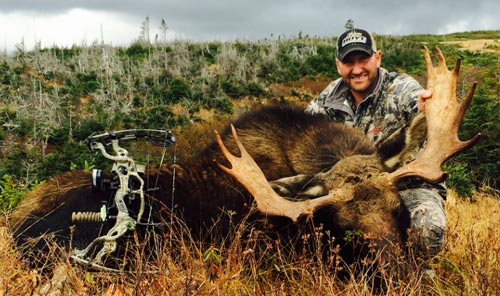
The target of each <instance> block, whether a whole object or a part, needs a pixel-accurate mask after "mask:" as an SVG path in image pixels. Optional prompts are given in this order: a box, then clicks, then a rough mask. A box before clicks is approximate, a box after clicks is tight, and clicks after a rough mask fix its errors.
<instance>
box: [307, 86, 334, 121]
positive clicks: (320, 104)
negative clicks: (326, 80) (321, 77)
mask: <svg viewBox="0 0 500 296" xmlns="http://www.w3.org/2000/svg"><path fill="white" fill-rule="evenodd" d="M338 82H339V80H335V81H332V82H330V84H328V86H327V87H326V88H325V89H324V90H323V91H322V92H321V93H320V94H319V96H318V97H317V98H316V99H314V100H312V101H311V102H310V103H309V105H308V106H307V107H306V109H305V112H306V113H309V114H325V115H326V111H325V108H324V106H325V101H326V99H327V98H328V97H329V96H330V94H331V93H332V91H333V89H334V88H335V86H336V85H337V83H338Z"/></svg>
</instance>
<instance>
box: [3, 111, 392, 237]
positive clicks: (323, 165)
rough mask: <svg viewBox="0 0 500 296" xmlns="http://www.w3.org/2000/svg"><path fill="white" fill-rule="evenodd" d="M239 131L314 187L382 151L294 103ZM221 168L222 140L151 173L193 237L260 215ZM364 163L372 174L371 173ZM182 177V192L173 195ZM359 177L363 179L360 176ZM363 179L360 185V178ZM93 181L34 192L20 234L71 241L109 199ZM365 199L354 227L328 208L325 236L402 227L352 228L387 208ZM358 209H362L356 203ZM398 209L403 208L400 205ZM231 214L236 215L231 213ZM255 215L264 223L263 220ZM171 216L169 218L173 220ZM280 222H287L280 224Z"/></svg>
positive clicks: (258, 115) (18, 218)
mask: <svg viewBox="0 0 500 296" xmlns="http://www.w3.org/2000/svg"><path fill="white" fill-rule="evenodd" d="M234 126H235V127H236V129H237V130H238V132H239V138H240V139H241V141H242V142H243V143H244V144H245V146H246V147H248V148H247V149H248V151H249V153H250V154H251V155H252V156H253V158H254V159H255V160H256V162H257V163H258V164H259V166H260V167H261V168H262V170H263V171H264V172H265V175H266V177H267V178H268V179H269V180H277V179H281V178H285V177H290V176H296V175H304V179H307V180H310V181H311V182H312V181H313V179H314V176H315V175H316V174H317V173H320V172H326V171H328V170H329V169H331V168H332V167H333V166H334V165H335V164H336V163H337V162H338V161H339V160H341V159H345V158H348V157H353V156H358V157H359V156H369V155H374V153H375V152H376V149H375V147H374V145H373V143H372V142H371V141H370V140H369V139H368V138H366V137H365V136H364V134H363V133H362V132H361V131H359V130H357V129H355V128H351V127H348V126H345V125H343V124H340V123H334V122H332V121H330V120H328V119H327V118H325V117H323V116H318V115H316V116H315V115H310V114H307V113H305V112H304V111H303V110H302V109H300V108H298V107H293V106H291V105H277V106H271V107H265V108H263V109H262V110H258V111H253V112H250V113H248V114H246V115H244V116H242V117H241V118H240V119H239V120H237V121H236V122H234ZM222 137H223V139H224V142H226V143H232V144H233V145H231V146H229V149H230V151H232V152H233V153H236V152H237V147H236V146H235V144H234V140H233V136H232V134H231V131H230V129H229V128H228V129H227V130H226V131H224V132H223V133H222ZM278 139H279V140H278ZM370 160H371V162H366V161H363V162H362V163H359V162H353V163H352V164H353V165H352V167H351V169H352V170H353V171H351V172H350V174H347V175H346V179H348V180H347V181H346V182H347V183H349V184H351V185H350V186H352V185H354V184H357V183H359V181H360V180H362V177H360V176H362V174H363V173H366V172H368V173H373V169H376V170H377V172H378V173H379V172H380V171H382V167H381V166H380V164H379V163H378V161H377V158H376V157H371V158H370ZM374 160H375V162H374ZM217 163H220V164H227V161H226V160H225V158H224V156H223V154H222V153H221V150H220V149H219V147H218V146H217V142H215V141H214V142H213V143H212V144H211V145H209V146H208V147H207V148H206V149H205V150H203V151H201V152H200V153H199V154H198V155H196V156H194V157H193V158H192V159H190V160H187V161H186V162H184V163H181V164H176V165H175V167H168V168H167V167H165V168H163V169H161V170H155V171H153V172H151V174H152V175H151V176H150V179H153V180H154V179H155V178H156V177H157V175H158V174H159V176H158V177H159V184H160V190H159V191H157V192H155V193H154V194H155V195H156V196H155V199H156V200H157V201H159V202H161V203H162V204H163V205H164V206H165V207H171V205H173V206H174V208H175V211H177V213H178V214H179V216H180V217H182V220H183V221H184V222H185V223H186V225H187V226H188V227H189V228H190V230H191V233H192V234H193V235H195V236H197V237H198V238H201V237H203V236H206V235H207V234H206V232H207V230H208V229H211V231H213V232H214V233H218V235H220V236H222V237H225V236H227V235H228V231H229V230H230V223H234V222H235V221H236V222H237V221H240V220H242V219H243V218H244V217H246V216H247V215H248V214H249V213H250V212H251V211H252V197H251V196H250V195H249V194H248V192H247V190H245V188H244V187H243V186H241V185H240V184H239V183H238V182H236V181H235V180H234V179H233V178H231V177H230V176H228V175H227V174H226V173H224V172H223V171H222V170H221V169H220V168H219V167H218V166H217ZM364 165H367V166H368V167H371V168H368V169H367V168H366V167H364ZM174 174H175V190H174V191H173V194H172V180H173V175H174ZM355 176H357V177H356V178H354V177H355ZM357 178H359V180H358V181H356V180H355V179H357ZM91 180H92V176H91V174H90V172H83V171H73V172H69V173H66V174H63V175H61V176H56V177H54V178H53V179H51V180H49V181H48V182H46V183H45V184H43V185H41V186H40V187H38V188H37V189H36V190H34V191H33V192H31V193H30V194H29V195H28V196H27V197H26V198H25V200H24V201H23V203H22V204H21V205H20V206H19V208H18V210H17V211H16V212H14V213H13V215H12V216H11V219H10V222H11V225H12V226H13V229H14V230H15V233H14V234H15V236H16V237H17V236H19V237H20V238H22V237H28V238H32V237H36V236H39V235H41V234H44V233H49V232H55V233H56V235H57V237H59V238H60V240H62V241H66V240H67V239H68V238H69V236H70V233H69V231H70V226H71V225H72V224H73V223H72V222H71V213H72V212H78V211H82V212H85V211H89V212H91V211H98V210H99V207H100V206H101V204H102V203H101V201H102V200H104V199H106V198H107V195H106V193H103V192H100V191H96V190H94V189H93V188H92V184H91ZM315 185H317V186H319V187H320V188H321V189H326V187H325V186H327V185H326V184H324V182H322V183H320V184H319V185H318V184H315ZM307 186H309V185H308V184H304V186H303V188H298V189H297V190H298V191H300V190H301V189H305V188H307ZM330 186H332V187H333V186H339V184H330ZM364 190H366V189H364ZM375 194H378V195H380V194H379V193H375ZM362 195H363V196H362V199H363V200H360V201H358V202H357V203H363V205H362V206H361V205H359V206H357V207H358V208H359V209H351V210H352V211H360V212H358V213H350V214H348V215H349V220H351V221H349V222H345V221H343V220H346V218H342V217H339V215H347V214H346V213H344V212H343V210H339V209H338V208H335V207H333V206H329V207H326V208H325V209H323V210H322V213H321V214H320V213H318V214H317V215H315V217H314V219H315V221H317V222H316V223H317V224H318V225H319V224H322V225H323V226H324V228H325V230H329V231H331V232H332V233H336V234H339V236H341V233H342V232H343V231H345V230H364V231H367V232H369V231H370V230H369V229H370V227H375V226H378V225H387V224H389V225H391V227H394V225H395V224H394V222H393V219H394V217H393V215H392V212H390V214H389V215H385V214H386V211H385V210H384V214H383V215H382V216H383V220H385V221H375V220H373V219H372V220H373V221H371V222H370V223H373V225H356V224H357V223H352V222H353V221H359V222H360V223H363V222H362V221H363V219H358V218H357V216H359V215H360V214H362V215H364V216H370V215H372V214H375V213H378V212H380V210H381V209H378V208H377V207H380V205H377V202H376V201H377V200H376V199H375V198H374V197H370V196H369V195H370V193H369V192H366V193H363V194H362ZM290 197H291V198H294V196H290ZM300 198H304V196H302V197H300ZM395 200H396V201H397V199H395ZM351 203H352V204H353V205H355V204H356V202H351ZM391 207H394V210H399V204H394V205H391ZM392 210H393V209H391V211H392ZM229 212H230V213H232V214H231V215H227V214H225V213H229ZM253 216H254V218H257V217H259V216H260V218H262V216H261V215H258V214H254V215H253ZM164 218H165V219H166V220H168V218H167V217H164ZM304 218H305V217H304ZM230 220H231V221H230ZM278 220H280V219H275V220H274V221H275V222H277V221H278ZM281 220H285V221H281V223H280V224H283V225H286V224H292V223H291V221H290V220H289V219H287V218H284V219H281ZM365 220H366V219H365ZM215 221H218V222H217V225H216V227H214V223H215ZM80 228H81V227H75V229H74V230H73V231H76V232H75V233H74V235H73V239H77V238H78V237H81V236H82V235H84V236H86V235H90V236H92V235H93V236H95V234H92V233H89V234H81V233H78V232H79V231H80ZM83 228H84V229H87V228H88V227H83ZM88 239H89V238H86V239H85V240H83V241H87V240H88ZM75 243H76V244H77V242H74V244H75ZM77 245H78V244H77Z"/></svg>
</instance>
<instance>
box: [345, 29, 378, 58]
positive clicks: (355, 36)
mask: <svg viewBox="0 0 500 296" xmlns="http://www.w3.org/2000/svg"><path fill="white" fill-rule="evenodd" d="M353 51H362V52H366V53H367V54H369V55H373V54H374V53H375V52H377V46H376V45H375V40H374V39H373V37H372V35H371V34H370V33H368V32H367V31H365V30H362V29H352V30H348V31H345V32H344V33H342V34H341V35H340V36H339V39H338V40H337V59H338V60H340V61H342V60H343V59H344V58H345V57H346V56H347V55H348V54H350V53H351V52H353Z"/></svg>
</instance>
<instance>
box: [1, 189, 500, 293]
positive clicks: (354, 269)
mask: <svg viewBox="0 0 500 296" xmlns="http://www.w3.org/2000/svg"><path fill="white" fill-rule="evenodd" d="M499 211H500V204H499V199H498V196H491V195H490V196H489V195H485V194H476V195H474V196H473V198H471V199H470V200H464V199H459V198H457V197H456V196H455V195H454V194H450V195H449V199H448V201H447V215H448V229H447V234H448V237H447V243H446V246H445V248H444V250H443V251H442V252H441V254H440V255H438V256H437V257H435V258H434V259H433V261H432V267H433V268H434V270H435V271H436V276H435V277H434V278H432V279H431V278H429V277H426V275H425V273H424V266H422V265H421V264H419V263H418V261H416V260H415V261H414V260H408V259H403V257H400V259H399V260H401V261H400V262H398V261H396V262H394V263H393V264H392V265H390V266H385V267H384V268H383V269H382V268H380V269H379V270H378V272H375V273H374V272H373V271H372V270H369V268H367V266H369V265H363V263H360V264H358V265H349V266H343V265H339V264H338V263H339V260H341V259H340V258H339V257H338V256H335V254H336V252H337V251H338V249H337V250H336V249H335V248H336V246H332V250H331V251H332V252H331V254H332V256H330V257H329V258H327V259H326V260H325V259H324V258H322V254H321V253H322V252H321V251H319V249H317V250H318V251H314V248H312V249H313V251H304V252H302V251H300V250H299V251H294V252H291V251H290V250H289V249H288V248H284V247H283V244H282V243H280V242H275V241H272V240H269V239H268V238H266V237H265V236H263V233H259V232H252V231H248V229H244V227H247V224H238V225H234V237H232V238H231V239H227V240H223V241H222V242H220V244H218V245H212V246H205V245H203V244H200V243H198V242H196V241H193V240H192V239H190V236H189V234H188V231H187V230H186V228H184V227H183V226H182V223H175V225H176V227H175V229H172V231H170V232H169V233H167V234H166V239H165V243H164V244H162V245H161V246H159V247H158V248H157V249H155V252H156V255H157V257H158V259H157V260H155V261H153V262H147V263H146V261H147V260H143V261H144V262H145V263H144V264H143V265H137V266H136V267H135V268H134V269H132V270H129V271H128V272H121V273H110V272H103V271H95V270H90V269H88V268H86V267H84V266H81V265H77V264H74V263H72V262H71V260H70V259H69V254H67V253H65V251H63V250H61V249H59V248H57V247H56V246H54V247H53V248H52V249H51V251H50V252H49V255H48V256H45V257H44V259H43V260H45V261H44V262H40V263H42V265H45V266H46V267H47V266H50V267H52V270H53V272H47V273H41V272H40V271H39V270H37V269H34V268H31V267H29V265H28V264H27V262H25V261H23V259H22V258H21V256H20V253H19V251H18V249H16V248H14V247H13V242H12V238H11V237H10V234H9V232H8V230H7V228H5V227H3V228H1V232H0V234H1V238H0V260H1V262H2V263H3V264H1V265H0V279H1V280H0V295H315V296H317V295H374V294H379V295H498V294H499V293H500V277H499V274H500V264H499V259H500V252H499V251H500V250H499V248H500V235H498V234H497V232H496V231H495V230H496V229H498V228H499V227H500V215H499ZM3 219H5V217H4V218H3ZM248 233H250V235H248ZM243 234H245V235H243ZM301 239H303V240H305V239H304V238H301ZM313 241H314V240H313ZM136 247H137V248H136V249H135V250H136V251H135V254H136V255H135V256H137V259H139V260H142V259H144V258H143V257H142V256H145V254H146V253H147V252H150V251H151V250H145V249H144V248H145V247H144V246H142V245H140V244H138V245H137V246H136ZM320 258H321V259H320ZM152 269H154V270H155V271H156V272H155V273H148V270H152ZM374 274H376V275H377V276H378V277H379V278H378V279H376V280H375V278H374ZM376 283H379V284H380V283H383V285H380V286H383V288H382V289H381V288H380V286H379V287H376V286H375V284H376Z"/></svg>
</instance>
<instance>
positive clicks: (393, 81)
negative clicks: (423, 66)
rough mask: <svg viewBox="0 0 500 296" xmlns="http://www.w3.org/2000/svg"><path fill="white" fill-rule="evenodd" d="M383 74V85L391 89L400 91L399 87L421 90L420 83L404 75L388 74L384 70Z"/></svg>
mask: <svg viewBox="0 0 500 296" xmlns="http://www.w3.org/2000/svg"><path fill="white" fill-rule="evenodd" d="M384 70H385V69H384ZM383 73H384V83H385V84H386V85H388V86H389V87H391V88H394V89H396V88H399V89H401V87H404V88H411V89H415V88H422V86H421V85H420V83H419V82H418V81H417V80H416V79H415V78H413V77H412V76H410V75H408V74H406V73H399V72H389V71H387V70H385V71H384V72H383Z"/></svg>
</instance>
